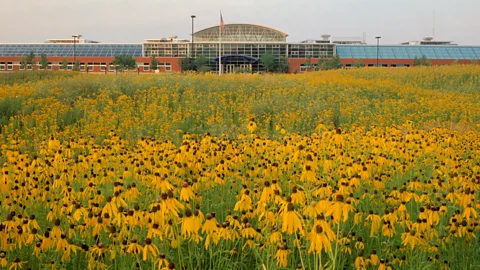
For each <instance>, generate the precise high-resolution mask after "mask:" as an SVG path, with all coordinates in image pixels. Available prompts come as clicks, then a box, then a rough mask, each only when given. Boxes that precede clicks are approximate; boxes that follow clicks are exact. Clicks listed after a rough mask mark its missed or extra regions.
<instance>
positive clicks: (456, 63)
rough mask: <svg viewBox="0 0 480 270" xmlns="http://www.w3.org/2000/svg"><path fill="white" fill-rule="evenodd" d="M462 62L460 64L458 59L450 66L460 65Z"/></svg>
mask: <svg viewBox="0 0 480 270" xmlns="http://www.w3.org/2000/svg"><path fill="white" fill-rule="evenodd" d="M459 64H460V62H458V59H455V60H454V61H453V62H452V63H451V64H450V65H459Z"/></svg>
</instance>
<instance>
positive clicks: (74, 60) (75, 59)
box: [72, 34, 82, 66]
mask: <svg viewBox="0 0 480 270" xmlns="http://www.w3.org/2000/svg"><path fill="white" fill-rule="evenodd" d="M81 36H82V35H78V34H75V35H72V37H73V66H75V63H76V62H77V52H76V50H77V46H76V44H77V39H78V38H80V37H81Z"/></svg>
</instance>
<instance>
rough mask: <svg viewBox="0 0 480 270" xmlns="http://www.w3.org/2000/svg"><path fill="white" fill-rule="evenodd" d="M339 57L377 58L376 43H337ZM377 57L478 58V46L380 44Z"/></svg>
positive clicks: (479, 55) (479, 52) (479, 48)
mask: <svg viewBox="0 0 480 270" xmlns="http://www.w3.org/2000/svg"><path fill="white" fill-rule="evenodd" d="M336 47H337V55H338V56H339V57H340V58H355V59H367V58H377V46H376V45H337V46H336ZM378 54H379V56H378V57H379V58H388V59H413V58H415V57H417V58H420V57H422V56H425V57H427V58H429V59H480V46H425V45H424V46H406V45H393V46H390V45H381V46H379V53H378Z"/></svg>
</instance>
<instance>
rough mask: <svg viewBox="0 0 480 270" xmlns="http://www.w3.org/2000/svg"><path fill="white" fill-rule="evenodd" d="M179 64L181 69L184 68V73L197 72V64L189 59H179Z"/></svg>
mask: <svg viewBox="0 0 480 270" xmlns="http://www.w3.org/2000/svg"><path fill="white" fill-rule="evenodd" d="M178 64H179V65H180V67H182V72H184V71H189V70H195V64H194V63H193V61H192V59H190V58H189V57H183V58H180V59H178Z"/></svg>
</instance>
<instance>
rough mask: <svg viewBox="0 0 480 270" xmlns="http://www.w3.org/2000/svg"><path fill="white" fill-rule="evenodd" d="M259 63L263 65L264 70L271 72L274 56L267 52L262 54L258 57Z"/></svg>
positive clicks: (274, 64)
mask: <svg viewBox="0 0 480 270" xmlns="http://www.w3.org/2000/svg"><path fill="white" fill-rule="evenodd" d="M260 63H261V64H262V65H263V66H264V67H265V71H266V72H272V71H274V70H275V67H276V63H275V57H274V56H273V54H271V53H269V52H267V53H265V54H263V55H262V57H260Z"/></svg>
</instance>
